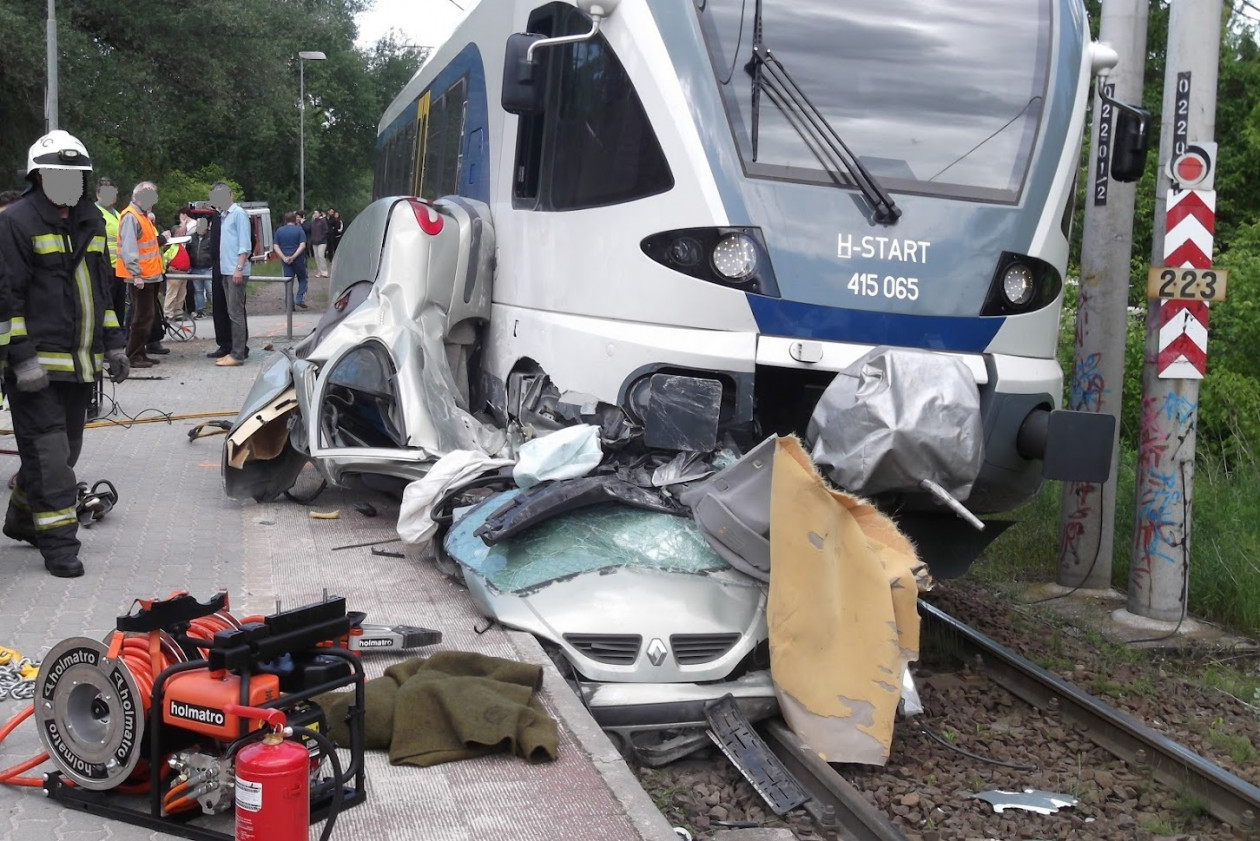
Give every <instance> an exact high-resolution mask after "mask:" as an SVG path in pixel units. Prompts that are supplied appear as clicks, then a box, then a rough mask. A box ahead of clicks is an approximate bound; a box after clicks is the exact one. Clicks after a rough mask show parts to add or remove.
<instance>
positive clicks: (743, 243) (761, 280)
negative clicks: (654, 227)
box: [639, 227, 779, 298]
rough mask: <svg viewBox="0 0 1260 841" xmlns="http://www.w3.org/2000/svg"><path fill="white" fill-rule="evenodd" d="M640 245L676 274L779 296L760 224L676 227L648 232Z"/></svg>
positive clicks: (755, 293) (754, 292)
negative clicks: (756, 225)
mask: <svg viewBox="0 0 1260 841" xmlns="http://www.w3.org/2000/svg"><path fill="white" fill-rule="evenodd" d="M639 245H640V247H641V248H642V249H643V253H644V254H646V255H647V256H648V257H650V258H651V259H652V260H653V261H655V262H657V263H659V264H661V265H662V266H665V267H666V268H668V269H670V270H671V271H675V272H678V273H679V274H683V275H687V276H688V277H694V278H695V279H696V280H703V281H704V282H705V283H716V284H717V285H719V286H725V287H727V288H729V289H731V290H733V291H735V292H738V293H739V294H747V293H752V294H754V295H764V296H766V297H769V298H777V297H779V284H778V282H777V281H776V280H775V279H774V266H773V265H771V263H770V253H769V251H767V249H766V241H765V239H764V238H763V237H762V235H761V230H760V229H759V228H732V227H722V228H678V229H675V230H672V231H661V232H659V233H655V234H650V235H648V236H646V237H644V238H643V241H642V242H640V243H639Z"/></svg>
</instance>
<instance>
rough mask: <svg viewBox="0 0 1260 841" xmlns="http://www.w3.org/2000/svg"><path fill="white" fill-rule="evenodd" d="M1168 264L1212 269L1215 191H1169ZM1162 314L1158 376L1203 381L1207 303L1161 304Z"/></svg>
mask: <svg viewBox="0 0 1260 841" xmlns="http://www.w3.org/2000/svg"><path fill="white" fill-rule="evenodd" d="M1164 219H1165V231H1166V233H1165V234H1164V265H1165V266H1167V267H1170V268H1194V269H1209V268H1211V267H1212V240H1213V236H1214V234H1215V231H1216V191H1215V190H1182V191H1180V192H1173V191H1172V190H1169V191H1168V204H1167V212H1166V213H1165V216H1164ZM1150 305H1151V306H1158V307H1160V311H1159V323H1160V328H1159V359H1158V362H1157V364H1156V371H1157V372H1158V374H1159V377H1160V379H1165V380H1201V379H1203V374H1204V372H1205V371H1207V339H1208V330H1207V328H1208V305H1207V303H1205V302H1203V301H1156V300H1152V301H1151V302H1150Z"/></svg>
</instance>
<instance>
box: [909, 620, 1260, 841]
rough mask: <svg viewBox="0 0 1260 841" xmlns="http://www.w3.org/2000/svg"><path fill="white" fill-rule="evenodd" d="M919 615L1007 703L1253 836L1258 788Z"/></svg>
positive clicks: (987, 644) (1259, 809)
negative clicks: (1056, 724) (1062, 727)
mask: <svg viewBox="0 0 1260 841" xmlns="http://www.w3.org/2000/svg"><path fill="white" fill-rule="evenodd" d="M919 614H920V616H922V617H923V618H924V620H926V622H927V624H928V625H934V626H935V629H934V630H936V631H939V632H942V633H946V634H949V635H950V636H951V637H952V638H953V639H954V640H955V641H956V642H957V643H958V644H959V645H960V646H961V649H962V652H963V653H964V655H965V656H966V657H967V658H968V659H969V660H970V661H971V662H972V663H973V664H975V665H977V666H979V667H981V668H983V670H984V672H985V674H986V675H987V676H988V677H989V678H990V679H991V680H993V681H994V682H996V683H997V684H999V685H1000V686H1002V687H1003V688H1005V689H1006V690H1007V691H1009V692H1010V693H1011V694H1012V695H1015V696H1016V697H1018V698H1021V699H1023V700H1024V701H1025V702H1026V703H1028V704H1031V705H1032V706H1034V707H1037V708H1038V709H1040V710H1043V711H1045V712H1049V713H1053V714H1057V715H1060V716H1063V717H1064V718H1065V719H1067V720H1069V721H1071V722H1073V723H1074V725H1075V726H1076V727H1077V729H1078V730H1079V731H1080V732H1082V733H1083V734H1084V735H1086V736H1088V737H1089V738H1090V739H1091V740H1092V741H1093V742H1094V743H1095V744H1097V745H1099V746H1100V747H1102V748H1104V749H1105V750H1107V751H1110V752H1111V753H1112V754H1114V755H1115V756H1116V757H1118V758H1120V759H1123V760H1124V761H1125V762H1127V763H1129V764H1130V765H1132V766H1134V767H1139V768H1145V769H1147V771H1148V773H1149V774H1150V775H1151V776H1152V777H1153V778H1154V779H1155V780H1156V781H1158V782H1160V783H1163V784H1164V785H1167V786H1170V787H1174V788H1183V789H1186V790H1188V791H1191V792H1193V793H1194V794H1196V795H1198V796H1199V797H1200V798H1202V799H1203V801H1204V804H1205V808H1206V810H1207V812H1208V813H1209V814H1210V815H1212V816H1213V817H1214V818H1216V819H1217V820H1220V821H1222V822H1224V823H1227V824H1229V825H1230V826H1232V827H1234V828H1235V829H1236V830H1241V831H1242V832H1243V833H1245V837H1247V838H1253V837H1260V835H1257V834H1256V829H1257V827H1256V820H1257V816H1260V788H1257V787H1256V786H1254V785H1252V784H1250V783H1248V782H1246V781H1245V780H1242V779H1239V778H1238V777H1237V776H1235V775H1234V774H1231V773H1229V772H1228V771H1226V770H1225V769H1223V768H1221V767H1220V766H1218V765H1215V764H1214V763H1211V762H1209V761H1207V760H1206V759H1204V758H1203V757H1201V756H1199V755H1198V754H1196V753H1194V752H1192V751H1190V750H1187V749H1186V748H1185V747H1184V746H1182V745H1180V744H1178V743H1177V742H1174V741H1173V740H1171V739H1169V738H1167V737H1165V736H1163V735H1162V734H1160V733H1158V732H1157V731H1155V730H1152V729H1151V728H1150V727H1147V726H1146V725H1144V724H1140V723H1138V722H1137V721H1134V720H1133V719H1132V718H1130V717H1129V716H1127V715H1125V714H1124V713H1122V712H1120V711H1119V710H1116V709H1114V708H1113V707H1110V706H1108V705H1107V704H1104V703H1103V702H1101V701H1099V700H1098V699H1097V698H1094V697H1093V696H1091V695H1089V694H1088V693H1086V692H1084V691H1082V690H1080V689H1078V688H1077V687H1075V686H1073V685H1072V684H1070V683H1068V682H1067V681H1065V680H1062V679H1061V678H1059V677H1058V676H1056V675H1054V674H1052V673H1050V672H1048V671H1046V670H1045V669H1043V668H1041V667H1040V666H1038V665H1036V664H1035V663H1033V662H1032V661H1030V660H1027V659H1025V658H1023V657H1021V656H1020V655H1018V654H1015V653H1014V652H1012V651H1010V650H1009V649H1007V648H1005V647H1003V646H1001V645H999V644H998V643H996V642H994V641H993V640H991V639H989V638H988V637H986V636H984V635H983V634H981V633H979V632H977V631H975V630H973V629H972V628H969V627H968V626H966V625H964V624H963V623H961V622H959V621H958V620H957V619H954V618H953V617H951V616H949V615H948V614H946V613H944V612H942V611H941V610H939V609H938V608H936V607H934V606H933V605H930V604H928V603H927V602H924V601H923V600H920V601H919Z"/></svg>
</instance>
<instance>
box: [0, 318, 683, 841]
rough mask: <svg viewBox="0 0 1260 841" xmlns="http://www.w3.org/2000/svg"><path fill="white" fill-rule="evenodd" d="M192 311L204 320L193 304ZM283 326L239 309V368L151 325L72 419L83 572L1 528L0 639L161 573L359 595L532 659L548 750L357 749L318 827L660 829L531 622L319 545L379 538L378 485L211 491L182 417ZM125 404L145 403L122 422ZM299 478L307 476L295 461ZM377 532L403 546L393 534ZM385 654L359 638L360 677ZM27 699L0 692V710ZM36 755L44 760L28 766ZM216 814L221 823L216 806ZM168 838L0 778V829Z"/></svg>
mask: <svg viewBox="0 0 1260 841" xmlns="http://www.w3.org/2000/svg"><path fill="white" fill-rule="evenodd" d="M317 320H318V312H317V311H316V310H315V309H312V310H309V311H306V312H300V313H298V314H296V315H295V316H294V322H293V323H294V332H295V333H296V334H297V335H299V336H301V335H303V334H305V333H306V332H307V331H308V330H309V329H310V328H311V327H313V326H314V324H315V322H316V321H317ZM197 325H198V328H199V329H200V330H202V331H203V332H204V334H210V333H211V332H212V326H211V323H210V322H209V321H199V322H197ZM285 331H286V323H285V317H284V316H283V315H273V316H251V318H250V332H251V335H252V336H253V338H252V339H251V341H250V346H251V349H252V351H251V355H250V358H249V360H248V361H247V362H246V364H245V365H244V366H242V367H240V368H218V367H216V366H215V365H214V362H213V360H210V359H207V358H206V357H205V354H206V353H207V352H208V351H209V350H211V349H213V342H212V341H210V340H209V339H208V338H204V337H203V338H198V339H195V340H193V341H191V342H188V343H183V344H181V343H175V342H168V343H167V346H168V347H170V348H171V351H172V352H171V353H170V355H168V356H164V357H162V364H161V365H159V366H157V367H155V368H152V369H149V370H146V371H137V372H136V377H135V378H134V379H132V380H129V381H127V382H125V383H122V384H120V385H118V386H111V385H109V384H107V385H106V394H107V396H108V397H109V398H110V399H109V401H107V408H113V409H114V411H113V413H112V414H110V415H109V417H108V420H109V421H112V422H113V423H112V424H109V425H107V426H104V427H100V428H94V429H89V430H88V431H87V433H86V436H85V443H84V451H83V455H82V457H81V458H80V461H79V466H78V470H77V473H78V478H79V480H80V481H86V482H89V483H93V482H95V481H97V480H99V479H109V480H110V481H112V482H113V483H114V484H115V485H116V487H117V489H118V494H119V502H118V506H117V507H116V508H115V509H114V510H113V512H111V513H110V514H109V515H108V516H107V517H106V518H105V519H104V520H102V521H101V522H99V523H97V524H96V525H95V526H93V527H92V528H91V529H86V530H80V537H81V539H82V540H83V544H84V550H83V554H82V558H83V562H84V565H85V566H86V568H87V573H86V575H84V576H83V577H82V578H78V579H72V580H65V579H58V578H53V577H52V576H50V575H48V574H47V573H46V572H45V571H44V568H43V564H42V561H41V559H40V556H39V553H38V552H37V551H35V550H34V549H33V548H31V547H29V546H27V545H26V544H18V543H15V542H12V541H9V540H8V539H5V538H0V580H2V581H3V582H4V586H3V587H2V588H0V646H4V647H8V648H14V649H17V650H18V651H20V652H21V653H22V654H23V655H25V656H28V657H31V658H32V659H34V660H39V659H41V658H42V657H43V655H44V654H45V653H46V652H47V651H48V650H49V649H50V648H51V647H52V646H53V645H55V644H56V643H58V642H60V641H61V640H63V639H65V638H68V637H76V636H86V637H92V638H95V639H102V638H104V637H105V636H106V635H107V634H108V633H109V632H110V631H112V630H113V628H114V621H115V618H116V617H117V616H118V615H120V614H124V613H127V612H128V611H129V609H130V608H131V605H132V602H133V600H134V599H139V598H146V599H147V598H164V597H166V596H168V595H169V594H170V593H171V592H173V591H176V590H184V591H188V592H189V593H190V594H191V595H193V596H195V597H196V598H198V599H200V600H204V599H206V598H209V597H210V596H211V595H213V594H214V593H215V592H216V591H217V590H218V589H219V588H226V589H227V590H228V592H229V595H230V598H231V608H232V612H233V613H234V614H235V615H237V616H244V615H248V614H251V613H271V612H273V611H274V609H275V606H276V601H277V600H281V601H282V602H283V605H284V606H285V607H296V606H299V605H301V604H305V603H308V602H311V601H316V600H318V599H320V598H321V596H322V594H323V593H324V591H325V590H327V591H328V592H329V593H333V594H337V595H342V596H345V597H346V599H347V605H348V607H349V608H350V609H352V610H362V611H365V612H366V613H367V614H368V617H367V621H368V622H372V623H380V624H388V625H395V624H409V625H418V626H422V627H427V628H434V629H437V630H440V631H442V633H443V635H444V639H443V642H442V643H441V644H440V645H439V646H436V647H435V648H432V649H422V650H420V651H418V652H415V653H414V654H411V655H408V656H417V655H418V656H424V655H425V654H427V653H431V652H432V651H435V650H441V649H446V650H463V651H476V652H481V653H484V654H488V655H493V656H496V657H504V658H510V659H514V660H520V661H525V662H530V663H539V664H542V665H543V666H544V667H545V669H546V673H545V679H544V685H543V690H542V697H543V703H544V706H545V707H546V710H547V712H548V713H550V714H551V715H552V716H553V717H554V718H555V719H556V720H557V721H558V722H559V725H560V757H559V759H558V760H557V761H555V762H552V763H546V764H542V765H530V764H527V763H526V762H524V761H523V760H520V759H517V758H514V757H510V756H506V755H503V756H492V757H486V758H483V759H477V760H467V761H461V762H454V763H449V764H446V765H439V766H436V767H433V768H414V767H409V766H400V767H394V766H391V765H389V763H388V759H387V757H386V756H385V755H384V754H383V753H376V752H369V753H368V756H367V785H368V799H367V802H366V803H364V804H363V805H360V806H358V807H355V808H353V809H350V810H349V811H347V812H345V813H343V814H342V815H341V817H340V818H339V819H338V820H337V824H336V827H335V829H334V832H333V835H332V837H333V838H334V839H350V838H355V839H371V840H372V841H404V840H406V841H411V840H412V839H414V840H415V841H421V839H423V841H473V839H477V841H495V839H502V841H509V840H510V841H519V840H520V839H549V841H550V839H556V838H596V839H601V841H620V839H625V841H633V840H634V839H651V841H674V839H676V837H677V836H675V834H674V833H673V831H672V829H671V828H670V826H669V825H668V823H667V822H666V821H665V819H664V818H663V817H662V816H661V814H660V813H659V812H658V811H657V810H656V808H655V807H654V806H653V804H652V802H651V800H650V798H649V797H648V796H647V794H646V793H645V792H644V791H643V790H642V788H640V786H639V784H638V782H637V781H636V779H635V777H634V775H633V774H632V773H631V772H630V770H629V769H628V768H627V767H626V765H625V763H624V762H623V761H622V759H621V757H620V755H619V754H618V753H617V751H616V750H615V748H614V747H613V745H612V743H611V742H610V741H609V740H608V739H607V738H606V737H605V736H604V734H603V733H602V731H600V730H599V728H598V727H597V726H596V725H595V723H594V722H593V721H592V720H591V718H590V716H589V715H588V714H587V712H586V710H585V708H584V707H583V706H582V705H581V703H580V702H579V701H578V699H577V698H576V697H575V696H574V695H573V694H572V693H571V692H570V691H569V689H568V688H567V686H566V685H565V684H564V682H563V680H562V679H561V677H560V675H559V673H558V672H556V670H555V669H554V667H552V665H551V663H550V662H549V660H548V659H547V657H546V655H545V654H544V653H543V652H542V650H541V649H540V648H539V646H538V644H537V643H536V642H535V641H534V639H533V638H532V637H531V636H529V635H527V634H521V633H516V632H510V631H505V630H503V629H501V628H498V627H493V628H491V629H489V630H487V631H485V632H484V633H478V632H477V631H476V630H474V629H475V628H481V627H484V626H485V624H486V623H485V621H484V620H482V619H481V618H480V616H479V615H478V614H477V613H476V611H475V609H474V608H473V607H472V604H471V602H470V600H469V599H468V598H467V597H466V594H465V592H464V590H463V588H462V587H461V586H459V585H458V584H457V583H455V582H454V581H452V580H450V579H448V578H446V577H444V576H443V575H442V574H441V573H440V572H439V571H438V570H437V569H435V568H434V567H433V566H432V565H430V564H427V563H424V562H421V561H420V560H419V559H417V558H414V557H404V558H395V557H388V556H382V555H376V554H373V553H372V551H371V549H370V547H363V548H359V549H344V550H340V551H334V550H335V549H336V547H342V546H347V545H349V544H359V543H367V542H370V541H387V540H390V539H392V538H395V537H396V536H397V535H396V533H395V532H394V525H395V522H396V518H397V512H398V507H397V504H396V503H395V502H394V501H393V500H391V499H390V498H388V497H385V496H383V495H377V496H364V495H362V494H353V493H351V492H348V491H341V490H328V491H325V492H324V493H323V494H322V495H320V496H319V497H318V499H317V500H316V501H315V503H314V504H313V505H312V506H310V507H311V508H314V509H317V510H319V511H332V510H336V511H339V513H340V516H339V518H338V519H332V520H328V519H312V518H310V517H309V516H308V513H309V511H308V508H307V507H304V506H301V505H298V504H296V503H293V502H288V501H282V502H277V503H272V504H267V505H258V504H255V503H253V502H237V501H235V500H230V499H228V498H227V497H225V496H224V495H223V492H222V489H221V483H220V478H219V458H220V451H221V448H222V444H223V438H222V437H221V436H214V437H209V438H203V439H200V440H197V441H191V442H190V440H189V438H188V431H189V430H190V429H191V428H192V427H193V426H195V425H196V424H197V423H200V422H201V420H203V419H204V418H200V417H196V418H194V417H182V416H187V415H195V414H198V413H206V412H224V413H232V414H234V413H235V411H236V409H237V407H238V406H239V405H240V403H241V401H242V399H243V398H244V396H245V394H246V393H247V391H248V389H249V387H250V385H251V384H252V383H253V380H254V377H255V375H256V374H257V372H258V368H259V363H260V362H261V361H262V358H263V357H264V356H265V355H266V353H267V351H264V350H263V347H264V344H265V343H266V342H268V341H270V342H274V343H275V346H276V348H279V347H281V346H282V345H285V344H288V342H287V341H286V339H285ZM272 352H278V351H272ZM111 401H112V405H111ZM166 415H169V416H172V419H171V420H170V421H169V422H168V421H166V420H165V419H163V416H166ZM228 416H229V415H225V417H228ZM129 418H132V419H139V420H149V419H155V418H156V419H161V420H160V422H149V423H136V424H132V423H130V421H129ZM0 427H3V428H4V429H10V428H11V424H10V423H9V418H8V413H7V412H4V413H0ZM3 442H7V443H3ZM0 447H6V448H9V449H13V448H14V444H13V439H12V437H8V436H5V437H0ZM17 466H18V461H17V458H16V457H15V456H7V457H0V477H3V479H7V478H8V477H9V476H10V475H12V474H13V473H14V472H16V470H17ZM302 481H303V482H305V483H308V486H311V485H314V484H316V483H315V481H314V480H312V479H311V477H304V479H303V480H302ZM358 501H369V502H371V503H372V505H373V506H375V508H376V509H377V511H378V516H376V517H367V516H364V515H363V514H360V513H358V512H357V511H355V510H354V508H353V507H352V504H353V503H354V502H358ZM382 548H384V549H388V550H390V551H399V552H401V551H403V547H402V544H401V543H395V544H392V545H387V546H384V547H382ZM400 659H403V657H401V656H388V655H365V656H364V664H365V667H366V668H367V670H368V677H369V678H371V677H375V676H378V675H380V674H381V672H382V671H383V670H384V669H385V668H386V667H387V666H389V665H391V664H392V663H394V662H397V661H398V660H400ZM28 703H29V702H19V701H14V700H11V699H9V700H0V720H3V721H7V720H9V719H10V718H11V717H12V716H13V715H15V714H17V713H18V712H19V711H20V710H22V709H23V708H24V707H25V706H26V705H27V704H28ZM40 751H41V747H40V744H39V741H38V738H37V737H36V734H35V728H34V726H33V725H32V724H31V722H29V721H27V722H24V723H23V724H21V725H20V726H19V727H18V728H17V729H16V730H15V731H14V733H13V734H12V735H11V736H10V737H9V738H8V739H7V740H5V741H4V742H3V743H0V769H3V768H8V767H10V766H12V765H14V764H16V763H18V762H20V761H22V760H25V759H27V758H29V757H31V756H33V755H35V754H37V753H39V752H40ZM52 767H53V766H52V765H51V763H45V765H44V766H41V768H40V769H39V770H40V771H43V770H52ZM216 828H221V829H226V831H227V832H228V833H229V834H230V832H231V828H230V823H228V824H227V825H226V827H225V826H224V825H223V824H218V825H216ZM321 829H322V825H319V824H317V825H316V826H315V827H313V828H312V831H311V835H310V837H311V838H312V839H314V838H318V837H319V833H320V830H321ZM174 837H177V836H174V835H170V834H167V833H164V832H157V831H153V830H149V829H143V828H140V827H136V826H132V825H130V824H126V823H121V822H116V821H102V819H101V818H98V817H95V816H92V815H88V814H85V813H82V812H78V811H74V810H70V809H66V808H63V807H62V806H61V805H60V804H58V803H56V802H54V801H50V800H48V799H46V798H45V797H44V796H43V793H42V791H41V790H40V789H38V788H18V787H13V786H0V838H4V839H11V840H12V841H45V839H67V841H71V840H72V841H105V839H111V840H112V841H140V839H165V838H174Z"/></svg>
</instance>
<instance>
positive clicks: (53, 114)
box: [44, 0, 61, 134]
mask: <svg viewBox="0 0 1260 841" xmlns="http://www.w3.org/2000/svg"><path fill="white" fill-rule="evenodd" d="M47 49H48V91H47V93H46V95H45V99H44V133H45V134H47V133H48V132H50V131H53V130H54V129H57V128H60V126H59V125H58V123H57V111H58V109H59V108H60V107H61V106H60V103H59V102H58V97H57V9H56V0H48V47H47Z"/></svg>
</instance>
